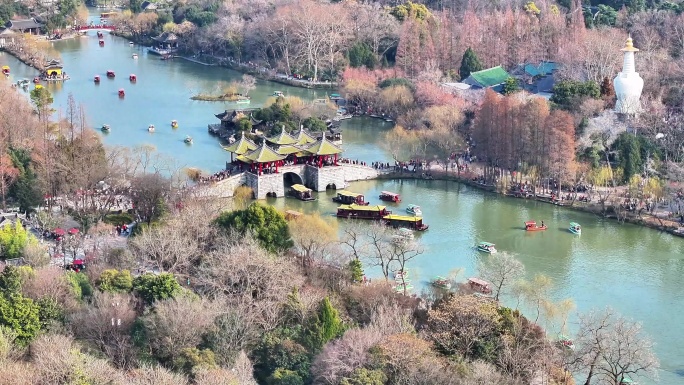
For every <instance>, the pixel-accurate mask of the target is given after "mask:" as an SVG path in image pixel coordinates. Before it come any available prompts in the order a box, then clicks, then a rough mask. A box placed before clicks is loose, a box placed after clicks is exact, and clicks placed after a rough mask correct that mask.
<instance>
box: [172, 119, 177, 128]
mask: <svg viewBox="0 0 684 385" xmlns="http://www.w3.org/2000/svg"><path fill="white" fill-rule="evenodd" d="M171 128H178V121H177V120H172V121H171Z"/></svg>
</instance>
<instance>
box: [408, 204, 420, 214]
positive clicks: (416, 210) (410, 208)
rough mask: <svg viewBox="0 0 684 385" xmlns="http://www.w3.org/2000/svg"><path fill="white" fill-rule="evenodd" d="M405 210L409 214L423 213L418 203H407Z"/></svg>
mask: <svg viewBox="0 0 684 385" xmlns="http://www.w3.org/2000/svg"><path fill="white" fill-rule="evenodd" d="M406 212H407V213H409V214H413V215H415V216H421V215H423V211H422V210H421V209H420V206H418V205H408V207H407V208H406Z"/></svg>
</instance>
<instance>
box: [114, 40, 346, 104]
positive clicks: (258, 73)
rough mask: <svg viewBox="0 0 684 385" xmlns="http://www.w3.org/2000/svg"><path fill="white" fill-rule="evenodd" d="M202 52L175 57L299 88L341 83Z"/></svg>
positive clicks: (147, 44) (145, 42) (333, 86)
mask: <svg viewBox="0 0 684 385" xmlns="http://www.w3.org/2000/svg"><path fill="white" fill-rule="evenodd" d="M109 33H110V34H112V35H114V36H118V37H121V38H123V39H126V40H128V41H131V42H133V43H135V44H137V45H140V46H142V47H145V48H149V47H150V46H151V45H152V44H153V43H154V41H153V40H151V39H150V38H141V39H140V40H137V39H134V38H133V37H132V36H129V35H126V34H123V33H118V32H116V31H110V32H109ZM202 56H203V55H201V54H196V53H195V54H190V55H180V54H176V55H175V57H176V58H179V59H183V60H187V61H189V62H192V63H195V64H199V65H204V66H212V67H223V68H228V69H230V70H233V71H236V72H240V73H242V74H247V75H251V76H254V77H255V78H257V79H260V80H265V81H270V82H274V83H279V84H284V85H288V86H291V87H298V88H306V89H331V90H334V89H336V88H338V87H339V86H340V84H339V83H337V82H309V81H306V80H297V79H292V78H288V77H286V76H285V75H282V76H279V75H278V74H276V75H273V74H272V73H269V71H272V70H268V69H266V68H264V67H250V66H248V65H247V64H244V63H237V62H235V61H234V60H232V59H231V58H216V57H214V59H216V60H217V61H218V63H213V62H207V61H205V60H201V59H202Z"/></svg>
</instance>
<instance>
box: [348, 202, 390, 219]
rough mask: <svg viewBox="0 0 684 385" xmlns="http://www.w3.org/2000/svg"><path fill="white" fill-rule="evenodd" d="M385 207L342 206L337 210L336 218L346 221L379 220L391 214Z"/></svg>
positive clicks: (353, 204)
mask: <svg viewBox="0 0 684 385" xmlns="http://www.w3.org/2000/svg"><path fill="white" fill-rule="evenodd" d="M391 213H392V212H391V211H388V210H387V208H386V207H385V206H379V205H376V206H361V205H357V204H355V203H352V204H350V205H342V206H340V207H338V208H337V216H338V217H340V218H348V219H375V220H381V219H382V218H383V217H386V216H387V215H389V214H391Z"/></svg>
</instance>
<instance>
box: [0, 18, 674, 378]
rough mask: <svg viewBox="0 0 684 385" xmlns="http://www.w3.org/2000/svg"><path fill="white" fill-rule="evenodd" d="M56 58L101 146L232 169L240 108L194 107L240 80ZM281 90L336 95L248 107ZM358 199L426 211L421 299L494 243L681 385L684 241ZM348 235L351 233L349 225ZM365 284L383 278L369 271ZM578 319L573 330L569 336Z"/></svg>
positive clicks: (399, 186)
mask: <svg viewBox="0 0 684 385" xmlns="http://www.w3.org/2000/svg"><path fill="white" fill-rule="evenodd" d="M52 47H53V49H54V50H55V51H57V52H59V54H60V57H61V59H62V60H63V62H64V66H65V68H64V69H65V71H66V72H67V73H68V74H69V75H70V76H71V78H72V79H71V80H69V81H67V82H65V83H64V84H61V85H51V86H49V89H50V90H51V91H52V92H53V94H54V97H55V106H56V108H58V109H62V110H63V109H64V108H65V106H66V99H67V95H68V94H69V93H71V94H73V95H74V97H75V99H76V100H77V102H79V103H83V105H84V106H85V109H86V112H87V115H88V118H89V121H90V122H91V124H92V125H93V127H99V126H101V125H102V124H105V123H106V124H109V125H110V126H111V127H112V132H111V133H110V134H108V135H104V136H103V139H104V142H105V143H106V144H107V145H124V146H136V145H142V144H151V145H154V146H155V147H156V148H157V149H158V151H159V152H160V153H162V154H165V155H166V156H169V157H172V158H173V159H174V160H175V161H176V164H177V165H179V166H194V167H200V168H202V169H204V170H207V171H212V172H213V171H217V170H219V169H221V168H222V167H223V166H224V165H225V162H226V160H227V159H228V154H227V153H226V152H225V151H223V150H222V149H221V147H220V146H219V144H218V141H217V139H216V138H215V137H212V136H209V135H208V134H207V124H209V123H217V122H218V120H217V119H216V118H215V117H214V114H216V113H219V112H222V111H223V110H225V109H229V110H230V109H234V108H237V105H236V104H232V103H221V102H200V101H192V100H190V97H191V96H192V95H193V94H196V93H198V92H209V91H212V90H214V89H216V87H217V84H220V83H221V84H227V83H228V82H229V81H231V80H237V79H239V78H240V76H241V74H239V73H237V72H234V71H230V70H227V69H224V68H219V67H208V66H202V65H199V64H195V63H191V62H188V61H185V60H182V59H175V60H172V61H162V60H159V57H158V56H154V55H149V54H147V53H146V51H145V50H144V49H143V48H142V47H139V46H134V47H130V46H129V44H128V42H127V41H126V40H123V39H120V38H117V37H114V36H110V35H108V34H105V46H104V47H99V46H98V43H97V37H96V36H95V32H94V31H93V32H90V33H89V36H88V37H84V38H79V39H73V40H67V41H60V42H55V43H52ZM133 52H136V53H138V55H139V58H138V59H137V60H135V59H133V58H132V57H131V56H132V54H133ZM5 64H8V65H10V66H11V69H12V76H11V78H10V80H12V81H16V80H18V79H21V78H29V79H31V78H33V76H35V75H36V72H35V70H33V69H30V68H28V67H26V66H23V65H21V64H20V63H19V62H18V61H17V60H16V59H14V58H13V57H11V56H9V55H7V54H0V65H5ZM108 69H111V70H114V71H115V72H116V74H117V77H116V78H115V79H113V80H110V79H107V78H105V77H104V74H105V72H106V71H107V70H108ZM131 73H134V74H136V75H137V76H138V81H137V83H136V84H131V83H129V81H128V75H129V74H131ZM95 74H100V75H101V76H102V82H101V84H100V85H95V84H94V83H93V76H94V75H95ZM0 81H1V80H0ZM31 87H33V86H31ZM119 88H124V89H125V90H126V97H125V98H123V99H119V98H118V97H117V90H118V89H119ZM275 90H281V91H284V92H285V93H286V94H288V95H296V96H299V97H301V98H303V99H306V100H312V99H315V98H320V97H324V96H325V95H326V94H327V93H330V92H334V91H324V90H316V91H314V90H306V89H299V88H293V87H287V86H284V85H280V84H276V83H271V82H263V81H259V83H258V88H257V89H256V90H254V91H253V92H252V93H251V95H252V104H251V107H259V106H260V105H261V104H263V103H264V102H265V101H266V100H267V99H268V98H269V97H270V95H271V94H272V93H273V91H275ZM173 119H177V120H178V121H179V124H180V128H179V129H177V130H172V129H171V127H170V121H171V120H173ZM149 124H154V125H155V126H156V127H157V129H156V132H155V133H153V134H150V133H148V132H147V126H148V125H149ZM342 128H343V130H344V131H343V140H344V146H343V147H344V149H345V154H344V156H345V157H348V158H352V159H359V160H363V161H366V162H372V161H391V156H390V155H389V154H388V152H387V151H386V150H384V149H383V148H382V146H381V145H380V143H381V141H382V134H383V133H384V132H385V131H386V130H388V129H389V128H391V125H390V124H389V123H385V122H383V121H381V120H378V119H370V118H354V119H352V120H348V121H345V122H343V125H342ZM185 135H191V136H193V138H194V144H193V145H192V146H188V145H185V144H184V143H183V138H184V137H185ZM349 189H351V190H353V191H356V192H360V193H364V194H365V195H366V199H367V200H369V201H370V202H371V203H380V201H379V200H378V198H377V197H378V194H379V192H380V191H381V190H390V191H394V192H397V193H399V194H401V196H402V199H403V202H402V203H401V204H398V205H390V209H391V210H393V211H395V212H396V213H403V212H404V209H405V207H406V205H408V204H409V203H413V204H417V205H420V206H421V207H422V209H423V214H424V221H425V223H427V224H429V225H430V229H429V230H428V231H426V232H424V233H420V234H417V235H416V238H417V239H419V240H420V241H421V243H422V244H423V245H424V246H425V249H426V251H425V253H424V254H423V255H421V256H419V257H417V258H416V259H414V260H412V261H411V262H410V265H409V270H410V271H411V273H412V275H413V277H412V278H413V281H414V285H415V286H416V288H417V290H418V291H419V290H420V287H421V286H424V285H427V283H428V281H429V279H430V278H432V277H434V276H437V275H446V274H448V273H449V271H451V270H453V269H455V268H459V267H461V268H464V269H465V272H464V274H463V275H462V277H464V278H467V277H470V276H476V275H477V272H476V265H477V262H478V261H479V260H480V259H481V258H491V256H489V255H486V254H481V253H478V252H477V251H475V250H474V247H473V246H474V245H475V244H476V243H477V242H478V241H489V242H493V243H496V245H497V248H498V249H499V250H501V251H506V252H511V253H514V254H516V255H517V256H518V257H519V258H520V260H521V261H522V262H523V263H524V264H525V267H526V269H527V273H528V276H529V277H532V276H533V275H534V274H537V273H541V274H545V275H547V276H549V277H551V278H552V279H553V281H554V284H555V285H554V290H553V292H552V296H553V298H554V299H563V298H568V297H571V298H573V299H574V300H575V302H576V304H577V311H580V312H586V311H589V310H590V309H595V308H599V309H600V308H604V307H606V306H611V307H613V308H615V309H617V310H618V311H619V312H620V313H622V314H625V315H627V316H628V317H631V318H633V319H635V320H638V321H641V322H643V324H644V329H645V330H646V332H648V333H649V334H650V335H651V336H652V337H653V339H654V340H655V341H656V343H657V345H656V353H657V355H658V357H659V358H660V360H661V364H662V370H661V371H660V378H661V383H662V384H668V385H669V384H673V385H674V384H684V323H683V322H681V318H680V317H682V316H684V301H683V300H682V297H683V296H684V239H679V238H675V237H673V236H671V235H668V234H664V233H660V232H657V231H654V230H651V229H647V228H642V227H638V226H633V225H628V224H619V223H617V222H615V221H608V220H603V219H601V218H598V217H596V216H594V215H590V214H585V213H579V212H575V211H572V210H568V209H564V208H561V207H556V206H552V205H548V204H544V203H538V202H530V201H523V200H517V199H511V198H505V197H501V196H498V195H494V194H491V193H485V192H482V191H480V190H476V189H473V188H471V187H468V186H463V185H459V184H458V183H454V182H445V181H423V180H403V181H380V180H377V181H363V182H354V183H352V184H351V185H350V186H349ZM332 196H333V192H328V193H319V194H318V195H317V197H318V200H317V201H315V202H310V203H304V202H301V201H298V200H295V199H290V198H281V199H270V200H268V202H269V203H271V204H273V205H275V206H277V207H279V208H285V207H287V208H292V209H295V210H299V211H303V212H313V211H320V212H321V213H322V214H323V215H327V214H330V215H332V214H333V213H334V212H335V207H336V204H334V203H333V202H332V201H331V198H332ZM530 219H533V220H537V221H541V220H544V222H545V223H546V224H547V225H548V226H549V229H548V230H547V231H545V232H535V233H527V232H525V231H523V229H522V228H523V222H524V221H526V220H530ZM335 220H336V219H335ZM571 221H575V222H579V223H580V224H581V225H582V227H583V233H582V235H581V236H575V235H572V234H570V233H569V232H568V231H567V227H568V223H569V222H571ZM340 225H341V226H344V221H343V220H340ZM368 273H369V275H371V276H374V277H378V276H379V273H378V272H375V271H373V270H372V269H369V270H368ZM508 305H512V306H514V305H515V304H514V303H508ZM574 319H575V317H571V319H570V324H569V328H570V329H571V330H572V329H573V328H574V326H575V324H574ZM640 382H641V383H642V384H649V383H650V382H649V381H648V380H640Z"/></svg>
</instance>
